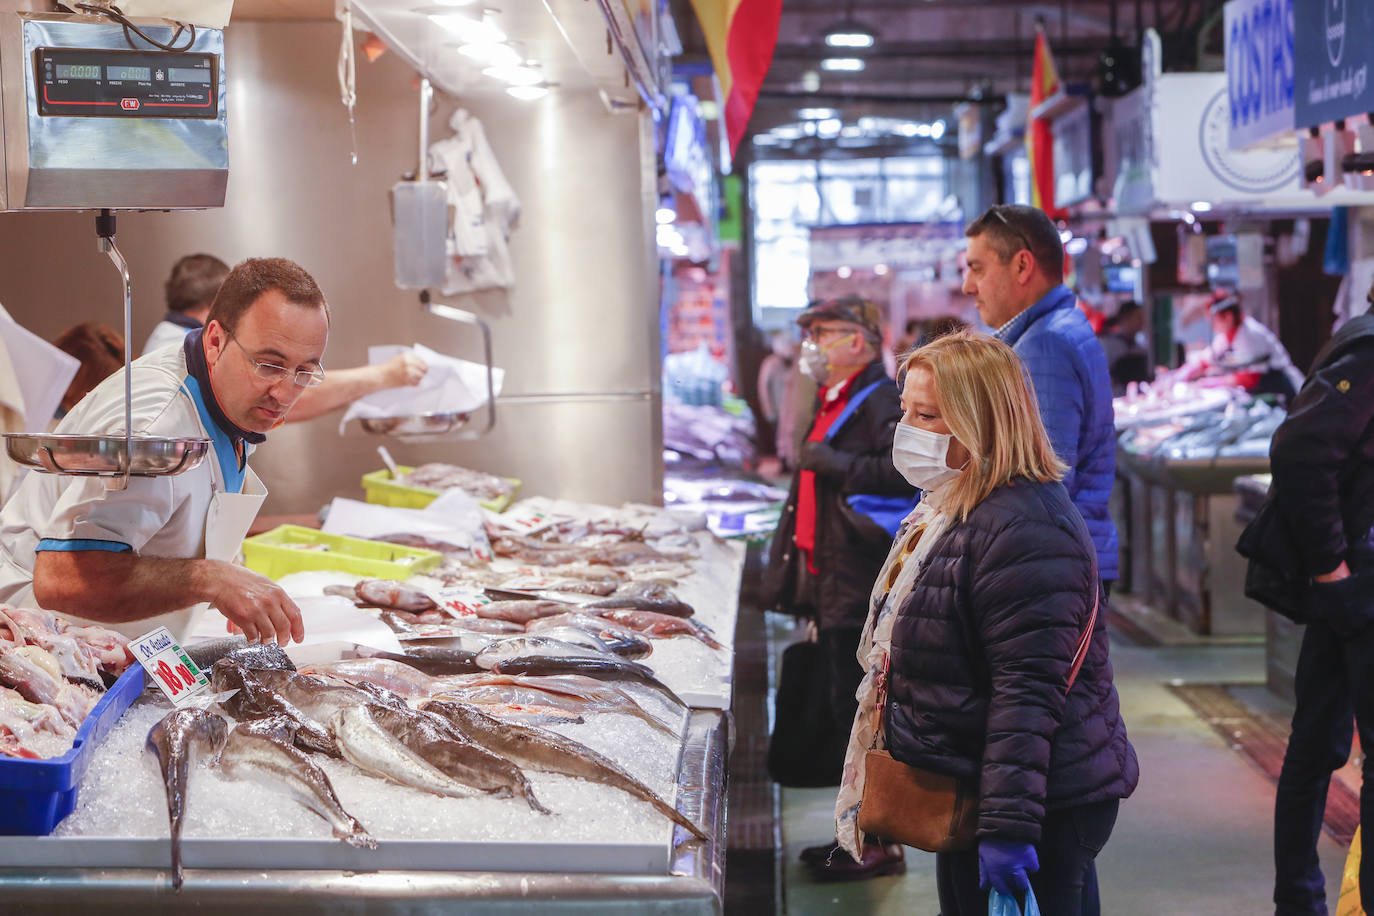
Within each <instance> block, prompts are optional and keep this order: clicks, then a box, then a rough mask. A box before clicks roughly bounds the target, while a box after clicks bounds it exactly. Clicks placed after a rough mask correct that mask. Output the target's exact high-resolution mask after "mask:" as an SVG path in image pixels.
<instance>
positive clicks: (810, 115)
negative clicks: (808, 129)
mask: <svg viewBox="0 0 1374 916" xmlns="http://www.w3.org/2000/svg"><path fill="white" fill-rule="evenodd" d="M797 117H799V118H801V119H802V120H803V121H824V120H825V119H826V118H833V117H835V109H833V108H803V109H801V110H800V111H798V112H797Z"/></svg>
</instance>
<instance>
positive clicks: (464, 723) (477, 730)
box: [424, 700, 706, 840]
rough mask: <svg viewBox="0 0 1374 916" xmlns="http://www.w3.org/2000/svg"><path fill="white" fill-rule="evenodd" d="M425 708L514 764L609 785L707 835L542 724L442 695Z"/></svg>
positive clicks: (691, 830) (611, 766)
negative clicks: (502, 718) (503, 718)
mask: <svg viewBox="0 0 1374 916" xmlns="http://www.w3.org/2000/svg"><path fill="white" fill-rule="evenodd" d="M424 709H425V711H426V712H431V713H434V714H435V715H438V716H442V717H443V718H444V719H446V720H447V721H448V722H449V723H450V724H451V725H452V726H453V727H454V728H455V729H456V730H457V731H459V732H460V733H462V734H463V735H465V736H466V737H468V738H469V739H471V740H473V741H477V742H480V743H481V744H482V745H484V746H485V747H487V748H489V749H491V750H493V751H495V752H497V753H499V754H501V755H502V756H504V757H508V758H509V759H511V760H512V761H514V762H515V763H517V764H519V765H521V766H524V767H528V768H529V769H531V770H538V771H541V772H545V773H561V774H562V775H564V776H576V777H578V778H580V779H587V780H591V781H592V782H599V783H602V784H604V785H608V786H612V787H614V788H617V789H620V790H621V791H623V792H627V793H629V794H630V795H633V796H634V797H635V798H639V799H643V800H644V801H646V802H648V803H649V804H651V805H653V806H654V808H655V809H657V810H658V811H659V812H660V813H661V814H663V815H664V816H665V817H667V818H669V819H670V820H672V822H673V823H675V824H679V825H681V826H682V827H684V828H686V829H687V831H688V832H689V833H691V834H692V835H693V836H694V837H696V838H697V839H701V840H704V839H706V834H704V833H702V831H701V828H699V827H697V826H696V824H693V823H692V821H691V820H690V819H688V818H687V816H686V815H684V814H682V813H681V812H679V811H678V810H677V809H676V808H674V807H673V806H672V805H670V804H668V802H666V801H664V800H663V799H662V798H660V797H659V796H658V794H657V793H655V792H654V791H653V790H652V789H650V788H649V787H648V786H646V785H644V783H642V782H640V781H639V780H637V779H635V778H634V777H633V776H631V775H630V774H629V773H626V772H625V771H624V770H623V769H621V768H620V767H619V766H618V765H617V764H616V763H615V762H614V761H612V760H610V759H608V758H606V757H603V756H602V755H601V754H598V753H597V752H596V751H594V750H592V749H591V748H589V747H587V746H586V745H585V744H580V743H578V742H576V741H573V740H572V739H571V738H565V737H563V736H562V735H559V734H557V733H555V732H551V731H546V730H544V729H541V728H531V727H529V726H525V725H516V724H515V723H513V722H499V721H497V720H496V719H494V718H492V717H491V716H489V715H487V714H486V713H484V712H482V711H481V710H480V709H478V708H476V707H474V706H468V705H465V704H463V703H453V702H450V701H447V700H431V701H430V702H428V703H426V704H425V706H424Z"/></svg>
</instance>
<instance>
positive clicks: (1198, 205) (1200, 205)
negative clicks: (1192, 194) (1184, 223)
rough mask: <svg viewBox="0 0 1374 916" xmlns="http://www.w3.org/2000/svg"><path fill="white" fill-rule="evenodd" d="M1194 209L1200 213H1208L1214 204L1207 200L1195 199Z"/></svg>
mask: <svg viewBox="0 0 1374 916" xmlns="http://www.w3.org/2000/svg"><path fill="white" fill-rule="evenodd" d="M1192 209H1193V210H1194V211H1196V212H1198V213H1206V212H1207V211H1208V210H1210V209H1212V205H1211V203H1209V202H1208V201H1205V200H1195V201H1193V206H1192Z"/></svg>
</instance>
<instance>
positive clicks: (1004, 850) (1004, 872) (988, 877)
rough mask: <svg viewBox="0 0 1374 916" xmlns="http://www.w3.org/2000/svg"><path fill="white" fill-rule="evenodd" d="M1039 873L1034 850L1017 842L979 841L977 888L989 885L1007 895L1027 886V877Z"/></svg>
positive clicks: (1015, 893) (1016, 892) (1038, 863)
mask: <svg viewBox="0 0 1374 916" xmlns="http://www.w3.org/2000/svg"><path fill="white" fill-rule="evenodd" d="M1039 870H1040V859H1039V858H1038V857H1037V856H1036V855H1035V847H1034V846H1032V845H1031V844H1030V843H1022V842H1020V841H1018V840H979V842H978V886H979V887H982V888H986V887H988V886H989V885H991V886H992V887H993V888H995V889H996V890H998V891H1000V892H1001V893H1003V894H1007V895H1008V896H1012V897H1014V896H1016V895H1017V894H1019V893H1021V892H1022V891H1024V890H1025V889H1026V888H1028V887H1030V875H1032V874H1034V873H1035V872H1037V871H1039Z"/></svg>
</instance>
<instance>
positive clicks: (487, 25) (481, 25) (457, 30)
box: [427, 13, 506, 44]
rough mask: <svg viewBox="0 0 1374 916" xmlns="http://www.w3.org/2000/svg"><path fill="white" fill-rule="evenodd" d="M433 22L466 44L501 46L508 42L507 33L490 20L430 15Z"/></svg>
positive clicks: (458, 15)
mask: <svg viewBox="0 0 1374 916" xmlns="http://www.w3.org/2000/svg"><path fill="white" fill-rule="evenodd" d="M427 15H428V16H429V19H430V21H431V22H433V23H435V24H436V25H438V26H441V27H442V28H444V29H446V30H447V31H449V32H452V33H453V34H454V35H457V36H458V37H459V38H461V39H462V40H463V42H464V43H465V44H468V43H471V44H499V43H501V42H503V41H505V40H506V33H505V32H503V31H501V27H500V26H498V25H497V24H496V23H494V22H492V21H491V20H489V19H473V18H472V17H471V16H465V15H463V14H462V13H429V14H427Z"/></svg>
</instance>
